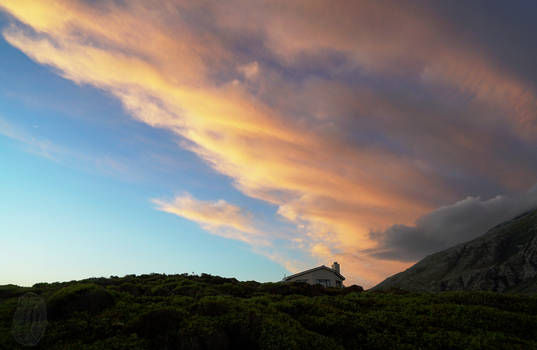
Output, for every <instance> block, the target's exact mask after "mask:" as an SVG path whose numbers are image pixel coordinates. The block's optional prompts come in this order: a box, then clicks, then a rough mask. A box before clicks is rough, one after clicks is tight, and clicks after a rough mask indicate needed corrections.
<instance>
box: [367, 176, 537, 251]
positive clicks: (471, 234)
mask: <svg viewBox="0 0 537 350" xmlns="http://www.w3.org/2000/svg"><path fill="white" fill-rule="evenodd" d="M535 208H537V185H535V186H533V187H532V188H531V189H530V190H529V191H528V192H526V193H524V194H522V195H518V196H511V197H505V196H497V197H494V198H491V199H488V200H481V199H480V198H479V197H468V198H466V199H464V200H461V201H459V202H457V203H455V204H453V205H451V206H446V207H442V208H439V209H437V210H435V211H433V212H431V213H429V214H427V215H425V216H423V217H421V218H419V219H418V220H417V221H416V224H415V225H414V226H406V225H393V226H391V227H389V228H388V229H387V230H385V231H380V232H371V234H370V235H371V238H372V239H373V240H375V241H377V242H379V247H377V248H376V249H370V250H366V251H364V252H365V253H368V254H370V255H372V256H374V257H377V258H380V259H386V260H398V261H416V260H419V259H421V258H423V257H425V256H426V255H428V254H431V253H434V252H437V251H440V250H442V249H446V248H449V247H451V246H453V245H456V244H458V243H462V242H465V241H468V240H471V239H473V238H476V237H478V236H480V235H482V234H484V233H485V232H486V231H487V230H488V229H490V228H492V227H493V226H495V225H498V224H500V223H502V222H504V221H506V220H509V219H511V218H513V217H515V216H517V215H519V214H522V213H524V212H526V211H528V210H531V209H535Z"/></svg>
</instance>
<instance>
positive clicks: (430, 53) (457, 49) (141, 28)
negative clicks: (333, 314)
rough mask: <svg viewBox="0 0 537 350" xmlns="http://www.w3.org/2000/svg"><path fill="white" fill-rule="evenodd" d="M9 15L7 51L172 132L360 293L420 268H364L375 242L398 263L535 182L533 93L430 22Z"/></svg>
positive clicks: (297, 11) (391, 7) (188, 203)
mask: <svg viewBox="0 0 537 350" xmlns="http://www.w3.org/2000/svg"><path fill="white" fill-rule="evenodd" d="M0 6H2V8H4V10H5V11H6V12H8V13H10V14H11V15H12V16H13V17H14V18H15V19H16V21H14V22H13V25H12V26H11V27H9V28H7V29H6V30H4V32H3V35H4V38H5V39H6V40H7V41H8V42H9V43H10V44H12V45H13V46H15V47H17V48H19V49H20V50H21V51H23V52H24V53H25V54H27V55H28V56H29V57H31V58H32V59H33V60H35V61H36V62H39V63H41V64H45V65H48V66H51V67H53V69H55V70H57V71H58V73H59V74H61V75H62V76H63V77H65V78H67V79H70V80H72V81H74V82H76V83H78V84H89V85H91V86H94V87H97V88H99V89H103V90H105V91H107V92H108V93H110V94H112V95H113V96H115V97H117V98H118V99H119V100H120V101H121V102H122V103H123V105H124V106H125V108H126V109H127V110H128V111H129V112H130V113H131V114H132V115H133V117H134V118H136V119H138V120H140V121H142V122H144V123H147V124H148V125H151V126H154V127H159V128H165V129H168V130H171V131H173V132H174V133H175V134H176V135H177V136H178V138H179V139H180V143H181V145H182V146H183V147H184V148H186V149H188V150H191V151H192V152H194V153H195V154H197V155H198V156H199V157H200V158H201V159H203V160H205V161H206V162H207V163H208V164H209V165H210V166H211V167H212V168H213V169H215V170H216V171H218V172H219V173H221V174H224V175H226V176H229V177H230V178H231V179H232V180H233V183H234V185H235V187H236V188H237V189H239V190H240V191H241V192H243V193H244V194H246V195H248V196H250V197H253V198H257V199H259V200H262V201H265V202H267V203H270V204H272V205H274V206H276V207H277V212H278V214H279V215H280V216H281V217H283V218H285V219H286V220H288V221H290V222H292V223H294V224H296V225H297V229H296V231H295V236H296V237H295V238H299V241H300V242H301V243H300V244H297V245H296V246H297V247H298V248H299V249H302V250H304V251H307V252H309V253H311V254H312V256H314V257H317V258H319V259H320V260H322V261H325V260H328V259H332V257H334V256H336V257H339V259H340V260H342V263H343V264H346V265H348V266H352V269H349V274H350V275H349V277H350V278H351V280H353V279H354V280H357V281H360V282H362V283H365V284H372V283H374V282H376V281H378V280H379V279H380V278H382V277H384V276H385V275H386V274H388V273H391V272H396V271H397V270H398V269H400V268H402V267H403V266H406V264H407V261H409V259H411V257H412V256H413V257H414V258H415V257H417V256H418V255H419V254H417V253H414V255H412V254H411V253H408V252H407V253H408V254H407V253H401V254H400V255H399V256H398V257H396V255H397V254H395V253H394V254H392V255H391V257H390V258H391V259H392V258H393V259H396V260H397V259H399V261H393V262H390V263H386V264H384V265H383V266H379V264H376V263H375V259H379V258H386V257H388V255H386V254H384V255H382V253H381V252H380V251H378V252H376V253H375V254H370V253H367V252H371V249H379V247H378V244H379V242H383V243H382V244H385V247H384V248H386V249H392V248H393V246H394V244H395V243H393V242H395V240H396V238H393V237H396V236H397V237H399V236H400V237H406V236H409V235H410V234H409V233H408V232H407V231H404V230H396V229H394V227H395V226H393V225H394V224H398V225H402V226H397V227H406V228H410V230H412V223H413V222H415V220H416V219H418V218H420V217H426V215H427V213H431V212H432V213H435V212H434V210H435V209H436V208H438V207H441V206H446V205H448V204H449V203H453V202H456V201H458V200H460V198H465V197H467V196H468V195H469V194H477V195H480V196H482V197H483V198H488V197H490V196H494V195H497V194H498V193H505V194H508V195H511V194H516V193H520V192H521V191H525V189H527V188H528V187H529V186H531V185H532V184H533V183H534V182H535V178H536V176H537V163H536V162H535V159H537V151H536V149H537V147H535V146H536V144H535V139H536V138H535V136H536V135H535V134H536V132H537V129H536V118H535V115H536V111H537V108H536V103H535V101H536V93H535V87H534V86H532V85H531V84H528V83H527V80H524V79H522V78H521V77H520V76H519V75H517V74H515V73H513V72H512V71H510V70H509V69H506V68H505V67H502V66H501V65H499V64H498V62H497V61H494V60H491V59H489V57H488V56H487V55H486V54H484V51H482V50H475V49H474V48H473V47H474V45H473V43H472V42H470V41H465V40H464V38H461V36H460V35H458V33H456V31H455V30H454V24H453V21H452V20H451V19H449V18H443V17H442V16H441V14H439V13H438V12H437V10H435V9H434V8H431V7H427V6H417V7H412V8H411V7H409V6H407V5H405V4H401V3H399V2H394V3H377V2H365V1H364V2H362V1H356V2H352V3H351V2H345V3H339V4H332V3H331V4H328V3H327V2H323V1H314V2H311V1H296V2H292V3H289V2H283V1H282V2H279V1H270V2H244V1H230V2H225V3H223V2H209V1H199V2H195V3H192V2H183V1H164V2H159V6H153V5H152V4H151V2H142V1H132V2H128V3H123V4H120V3H118V2H114V1H101V2H99V4H98V5H95V6H91V5H90V4H89V3H88V2H85V1H74V0H73V1H67V0H65V1H64V0H55V1H51V2H50V3H47V4H43V3H42V2H39V1H30V0H21V1H17V2H10V3H4V4H2V5H0ZM58 14H62V15H61V16H59V15H58ZM239 16H240V18H239ZM456 34H457V35H456ZM498 140H502V141H501V142H498ZM506 169H509V172H508V173H507V172H506ZM474 197H477V196H475V195H474V196H473V197H472V198H474ZM476 200H477V199H476ZM218 203H220V204H218ZM157 204H158V205H159V208H160V209H161V210H165V211H168V212H173V213H175V214H178V215H181V216H183V217H186V218H189V219H191V220H194V221H196V222H198V223H200V224H202V225H206V227H207V228H208V229H209V230H214V229H215V228H219V227H228V228H231V229H233V230H235V231H236V232H241V235H244V236H240V238H239V239H242V240H247V239H250V238H245V237H251V236H255V235H253V232H254V231H255V229H254V228H253V227H250V226H249V225H250V224H248V221H245V220H246V219H245V218H244V217H242V216H241V215H239V214H238V212H237V210H239V209H238V208H236V207H234V206H233V205H231V204H229V203H226V202H203V201H199V200H196V199H194V198H192V197H179V198H176V200H175V201H174V202H158V203H157ZM211 211H213V212H216V213H219V214H217V215H216V216H211V215H207V214H206V213H209V212H211ZM239 212H240V210H239ZM430 215H433V214H430ZM433 216H434V215H433ZM211 217H212V218H213V219H214V220H217V221H218V222H213V223H212V224H211V221H210V220H209V219H211ZM420 222H421V221H420ZM390 227H391V228H390ZM390 230H391V231H390ZM372 231H373V232H384V233H383V234H379V235H376V236H375V235H374V236H371V235H370V232H372ZM392 231H393V234H392V233H390V232H392ZM386 232H387V233H386ZM401 232H402V233H401ZM405 235H406V236H405ZM445 235H447V233H446V234H445ZM454 235H455V236H457V235H458V233H454ZM381 236H382V237H383V238H382V239H380V238H379V237H381ZM392 236H393V237H392ZM229 237H231V238H234V236H233V235H229ZM408 241H409V242H414V243H412V244H417V243H416V241H415V240H414V241H413V240H412V239H411V238H408ZM296 242H297V241H296V240H290V242H289V243H288V244H289V245H294V244H296ZM434 244H436V243H430V244H429V245H428V246H427V247H429V248H430V247H432V246H435V245H434ZM436 246H438V244H437V245H436ZM394 249H395V248H394ZM401 249H403V248H401ZM424 249H425V248H424ZM403 250H404V249H403ZM408 250H409V249H407V251H408ZM416 251H422V250H420V249H416Z"/></svg>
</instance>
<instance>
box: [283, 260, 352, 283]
mask: <svg viewBox="0 0 537 350" xmlns="http://www.w3.org/2000/svg"><path fill="white" fill-rule="evenodd" d="M283 280H284V281H286V282H306V283H309V284H321V285H323V286H325V287H338V288H341V287H343V281H344V280H345V277H343V275H341V273H339V264H338V263H337V262H335V261H334V263H333V264H332V268H330V267H327V266H324V265H321V266H319V267H315V268H313V269H309V270H306V271H302V272H299V273H295V274H294V275H291V276H288V277H285V278H284V279H283Z"/></svg>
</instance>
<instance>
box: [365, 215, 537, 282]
mask: <svg viewBox="0 0 537 350" xmlns="http://www.w3.org/2000/svg"><path fill="white" fill-rule="evenodd" d="M390 289H402V290H408V291H423V292H439V291H447V290H486V291H496V292H509V293H536V292H537V209H536V210H532V211H529V212H527V213H525V214H522V215H519V216H517V217H516V218H514V219H511V220H509V221H507V222H504V223H502V224H500V225H497V226H495V227H493V228H491V229H490V230H489V231H488V232H486V233H485V234H484V235H482V236H480V237H478V238H476V239H474V240H471V241H469V242H466V243H462V244H459V245H456V246H454V247H452V248H449V249H446V250H443V251H441V252H438V253H435V254H432V255H429V256H427V257H425V258H424V259H422V260H421V261H419V262H418V263H416V264H415V265H413V266H412V267H410V268H409V269H407V270H405V271H403V272H400V273H398V274H396V275H393V276H391V277H389V278H387V279H386V280H384V281H383V282H381V283H380V284H378V285H376V286H375V287H373V288H372V290H377V291H381V290H390Z"/></svg>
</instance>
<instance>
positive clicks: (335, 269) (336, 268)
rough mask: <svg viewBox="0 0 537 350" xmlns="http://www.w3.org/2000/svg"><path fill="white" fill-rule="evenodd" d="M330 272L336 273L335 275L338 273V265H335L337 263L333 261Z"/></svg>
mask: <svg viewBox="0 0 537 350" xmlns="http://www.w3.org/2000/svg"><path fill="white" fill-rule="evenodd" d="M332 270H334V271H336V272H337V273H340V272H339V264H338V263H337V261H334V263H333V264H332Z"/></svg>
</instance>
